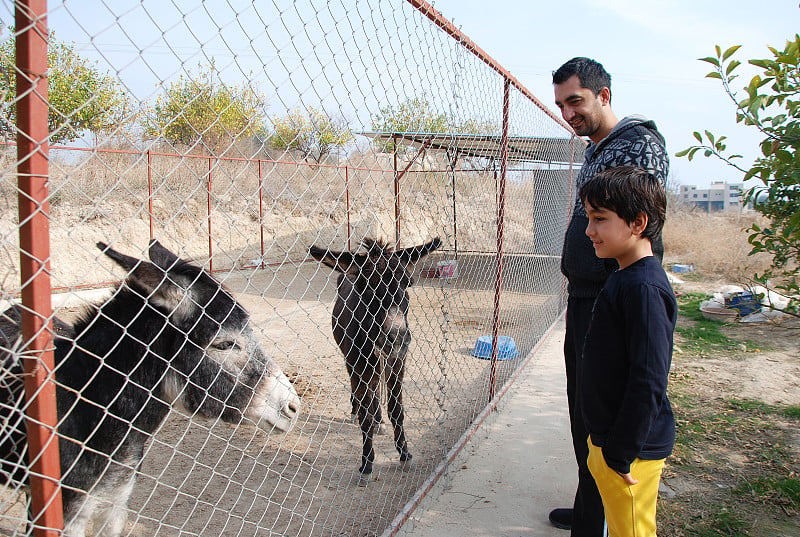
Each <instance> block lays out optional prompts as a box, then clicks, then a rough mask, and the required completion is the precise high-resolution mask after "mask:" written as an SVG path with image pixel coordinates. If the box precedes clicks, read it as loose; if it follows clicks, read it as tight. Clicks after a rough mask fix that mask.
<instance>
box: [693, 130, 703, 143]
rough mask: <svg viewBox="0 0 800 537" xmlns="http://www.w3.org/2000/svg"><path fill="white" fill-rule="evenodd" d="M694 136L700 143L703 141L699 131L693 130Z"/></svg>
mask: <svg viewBox="0 0 800 537" xmlns="http://www.w3.org/2000/svg"><path fill="white" fill-rule="evenodd" d="M694 137H695V138H696V139H697V141H698V142H700V143H701V144H702V143H703V136H702V135H701V134H700V133H699V132H697V131H694Z"/></svg>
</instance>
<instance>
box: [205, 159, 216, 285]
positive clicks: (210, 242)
mask: <svg viewBox="0 0 800 537" xmlns="http://www.w3.org/2000/svg"><path fill="white" fill-rule="evenodd" d="M211 162H212V161H211V157H208V182H207V183H206V185H207V188H208V193H207V194H208V203H207V205H206V207H207V212H208V271H209V272H210V273H212V274H213V273H214V250H213V248H214V245H213V242H214V240H213V238H212V237H213V235H212V234H211V167H212V165H211Z"/></svg>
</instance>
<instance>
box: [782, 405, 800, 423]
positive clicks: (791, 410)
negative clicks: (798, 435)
mask: <svg viewBox="0 0 800 537" xmlns="http://www.w3.org/2000/svg"><path fill="white" fill-rule="evenodd" d="M781 414H783V415H784V416H786V417H787V418H793V419H796V420H800V406H787V407H786V408H784V409H783V411H782V412H781Z"/></svg>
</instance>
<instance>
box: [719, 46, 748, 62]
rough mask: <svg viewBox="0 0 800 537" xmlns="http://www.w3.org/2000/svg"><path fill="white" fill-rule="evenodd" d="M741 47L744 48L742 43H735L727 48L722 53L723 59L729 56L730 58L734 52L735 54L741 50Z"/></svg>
mask: <svg viewBox="0 0 800 537" xmlns="http://www.w3.org/2000/svg"><path fill="white" fill-rule="evenodd" d="M740 48H742V45H734V46H732V47H730V48H728V50H726V51H725V52H724V53H723V54H722V61H725V60H727V59H728V58H730V57H731V55H732V54H734V53H735V52H736V51H737V50H739V49H740ZM717 55H719V48H717Z"/></svg>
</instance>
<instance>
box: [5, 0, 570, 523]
mask: <svg viewBox="0 0 800 537" xmlns="http://www.w3.org/2000/svg"><path fill="white" fill-rule="evenodd" d="M0 20H2V22H3V28H2V32H3V34H2V38H3V43H4V44H3V45H2V49H0V62H2V63H1V64H0V68H2V75H3V76H2V78H3V81H2V82H0V83H1V84H3V86H2V96H3V105H2V106H3V108H2V118H1V119H0V121H2V132H3V134H4V142H3V145H2V146H0V150H1V151H2V154H1V155H0V192H1V193H2V196H0V200H2V201H0V203H2V211H0V257H1V258H2V262H1V263H0V285H2V290H1V293H2V294H1V295H0V304H2V306H1V307H0V312H2V313H0V365H1V367H0V456H2V461H0V481H2V482H3V483H4V487H2V490H1V491H0V534H2V535H9V536H11V535H13V536H17V535H56V534H58V533H57V532H56V531H55V529H57V528H60V527H62V525H65V527H66V528H67V531H68V534H69V535H92V534H96V535H129V536H140V535H141V536H155V535H157V536H177V535H225V536H228V535H231V536H233V535H236V536H239V535H259V536H260V535H264V536H266V535H303V536H318V535H319V536H323V535H326V536H327V535H348V536H368V535H381V534H384V535H391V534H393V533H395V532H396V531H397V530H398V528H399V527H400V526H401V525H402V523H403V522H404V520H405V518H406V517H407V515H408V513H409V512H410V511H412V510H413V509H414V508H415V507H416V506H417V505H418V503H419V500H420V498H421V497H422V496H424V495H425V493H426V491H427V490H428V489H429V488H430V487H431V485H432V482H434V481H435V480H436V479H438V477H439V476H440V475H441V474H442V472H444V471H445V470H446V463H447V462H448V461H450V460H452V457H453V454H454V453H456V452H457V451H458V450H459V449H460V448H461V447H462V446H463V445H464V443H465V442H466V440H467V439H468V438H469V436H470V435H471V434H472V432H473V431H474V429H475V427H476V426H477V424H479V423H480V422H481V421H482V419H483V417H485V415H486V413H487V412H488V411H489V409H491V408H493V407H494V405H495V404H496V401H497V400H498V398H499V397H501V396H502V394H503V393H504V391H505V387H507V385H508V383H510V382H513V379H514V378H515V376H516V374H517V373H518V372H519V370H520V368H521V367H522V366H524V365H525V364H526V363H527V362H528V361H529V360H530V359H531V357H532V356H533V355H534V354H535V350H536V348H537V344H538V342H539V341H540V340H541V339H542V337H544V335H545V334H546V333H547V331H548V330H549V328H550V327H551V326H552V325H553V323H554V322H555V321H556V320H557V319H558V317H559V316H560V314H561V312H562V311H563V308H564V298H565V294H564V285H563V280H562V277H561V275H560V271H559V261H560V259H559V256H560V248H561V246H560V245H561V240H562V237H563V232H564V229H565V226H566V222H567V217H568V212H569V210H570V206H571V199H572V196H573V195H574V194H573V193H572V192H571V190H570V185H571V183H572V181H571V176H572V173H573V171H574V169H576V163H579V162H580V161H581V160H582V151H583V145H582V142H580V140H578V139H576V138H574V137H573V136H572V133H571V131H570V130H569V129H568V127H566V126H565V125H564V124H563V123H562V122H560V120H558V118H556V117H555V116H554V115H553V114H552V113H551V112H549V111H548V110H547V109H546V108H545V107H543V106H542V105H541V103H540V102H539V101H538V100H537V99H536V98H535V97H534V96H533V95H531V94H530V93H529V92H528V91H527V90H526V89H525V88H524V87H523V86H521V85H520V84H519V83H518V82H517V81H516V79H514V78H513V77H512V76H511V75H510V74H509V73H508V72H506V71H505V70H504V69H502V67H500V66H499V65H497V64H496V63H495V62H494V61H493V60H492V59H491V58H490V57H489V56H488V55H486V54H485V53H484V52H483V51H482V50H481V49H480V47H478V46H477V45H476V44H475V43H473V42H472V41H470V40H469V39H468V38H467V37H466V36H465V35H463V34H462V33H461V32H459V31H458V30H457V29H455V28H454V27H453V26H452V25H451V24H450V23H449V22H448V21H447V19H445V18H444V17H443V16H442V15H440V14H439V13H438V12H436V11H435V10H434V9H433V7H432V6H431V5H429V4H427V3H425V2H420V1H402V0H392V1H386V0H351V1H342V2H331V1H316V0H305V1H301V2H280V1H274V2H273V1H269V2H237V1H229V2H200V1H197V2H191V1H187V2H175V3H165V2H155V1H150V0H140V1H128V2H117V1H114V2H109V1H100V0H88V1H82V2H78V3H75V2H66V1H64V2H55V1H50V2H44V1H41V0H39V1H35V0H30V1H27V2H24V1H19V2H15V3H14V2H10V1H3V2H2V3H0ZM435 237H439V238H440V239H441V241H442V246H441V248H439V249H437V250H436V251H435V252H433V253H431V254H430V255H428V256H425V257H423V258H422V259H420V260H419V261H418V262H416V263H414V264H413V265H411V266H409V267H407V268H408V271H409V274H410V275H411V276H412V277H413V280H414V284H413V285H412V286H411V287H409V288H408V291H407V293H408V298H409V308H408V312H407V326H408V329H409V330H410V332H411V334H412V339H411V342H410V344H409V346H408V351H407V354H405V375H404V382H403V406H404V410H405V432H406V436H407V438H408V442H409V449H410V452H411V453H412V454H413V459H412V460H411V461H407V462H400V461H399V457H398V453H397V451H396V449H395V445H394V442H393V435H392V427H391V424H389V423H388V420H385V421H387V423H385V424H384V425H383V426H382V427H381V429H385V433H384V434H378V435H377V436H376V437H375V443H374V455H375V466H374V470H373V473H372V479H371V480H370V481H369V483H367V484H366V485H365V484H364V482H363V481H362V480H360V477H361V476H360V474H359V464H360V461H361V452H362V435H361V431H360V429H359V425H358V423H357V421H354V418H353V417H352V416H351V404H352V400H351V385H350V381H349V379H348V372H347V370H346V368H345V361H344V358H343V356H342V352H341V351H340V350H339V348H338V347H337V345H336V343H335V341H334V339H333V335H332V330H331V324H332V312H333V305H334V302H335V300H336V296H337V272H335V271H333V270H331V269H330V268H329V267H328V266H325V265H324V264H321V263H319V262H317V261H316V260H314V259H312V258H311V257H310V256H309V248H310V247H311V246H317V247H322V248H325V249H329V250H332V251H353V252H361V253H364V252H366V250H365V248H364V246H362V244H363V241H364V240H365V239H369V238H375V239H381V240H383V241H384V242H385V243H386V244H387V245H389V246H391V247H394V248H396V249H398V250H400V249H403V248H408V247H412V246H416V245H421V244H423V243H425V242H428V241H430V240H432V239H434V238H435ZM181 259H183V260H187V261H189V262H188V263H186V262H183V261H181ZM201 268H202V269H203V270H202V271H201V270H200V269H201ZM353 270H355V268H354V267H351V271H353ZM120 282H121V283H120ZM245 312H246V313H245ZM384 391H385V390H384ZM386 397H387V396H386V394H385V393H384V395H383V401H382V406H383V407H384V411H383V413H384V415H386V414H387V412H386V410H385V409H386ZM56 438H57V439H58V442H56V441H55V440H56Z"/></svg>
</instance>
